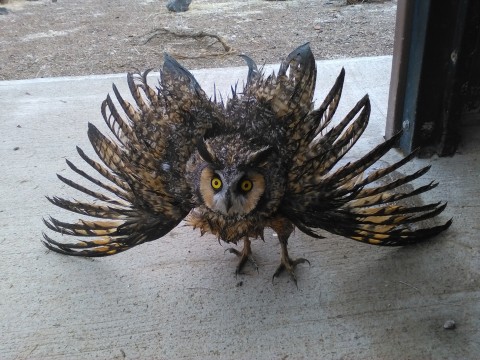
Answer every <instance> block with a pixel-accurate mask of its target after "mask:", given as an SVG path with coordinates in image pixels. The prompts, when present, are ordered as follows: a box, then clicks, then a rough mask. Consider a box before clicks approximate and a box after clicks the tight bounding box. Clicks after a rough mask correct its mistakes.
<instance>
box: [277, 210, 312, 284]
mask: <svg viewBox="0 0 480 360" xmlns="http://www.w3.org/2000/svg"><path fill="white" fill-rule="evenodd" d="M271 228H272V229H273V230H274V231H275V232H276V233H277V235H278V241H279V242H280V246H281V251H282V254H281V258H280V265H279V266H278V267H277V270H275V272H274V274H273V277H272V282H273V280H275V278H276V277H277V276H279V275H280V274H281V273H282V272H283V271H287V272H288V273H289V274H290V277H291V278H292V280H293V282H294V284H295V286H297V287H298V285H297V277H296V275H295V266H297V265H298V264H303V263H307V264H308V265H310V261H308V260H307V259H305V258H298V259H291V258H290V256H289V255H288V249H287V247H288V238H289V237H290V234H291V233H292V232H293V229H294V226H293V224H292V223H291V222H290V221H289V220H286V219H280V220H278V221H274V222H272V224H271Z"/></svg>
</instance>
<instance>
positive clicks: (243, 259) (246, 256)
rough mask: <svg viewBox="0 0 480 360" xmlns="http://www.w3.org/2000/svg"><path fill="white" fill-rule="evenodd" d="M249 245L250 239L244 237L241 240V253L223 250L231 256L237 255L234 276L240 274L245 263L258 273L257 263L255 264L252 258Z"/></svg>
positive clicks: (229, 249) (232, 249) (233, 250)
mask: <svg viewBox="0 0 480 360" xmlns="http://www.w3.org/2000/svg"><path fill="white" fill-rule="evenodd" d="M250 244H251V241H250V239H249V238H248V237H245V238H244V239H243V249H242V251H238V250H237V249H234V248H228V249H227V250H225V251H228V252H230V253H232V254H235V255H237V256H238V257H239V258H240V261H239V262H238V265H237V267H236V269H235V275H238V274H240V273H241V272H242V269H243V267H244V266H245V264H246V263H247V261H248V262H250V263H251V264H252V265H253V266H254V267H255V269H256V270H257V272H258V266H257V263H256V262H255V259H254V258H253V256H252V248H251V246H250Z"/></svg>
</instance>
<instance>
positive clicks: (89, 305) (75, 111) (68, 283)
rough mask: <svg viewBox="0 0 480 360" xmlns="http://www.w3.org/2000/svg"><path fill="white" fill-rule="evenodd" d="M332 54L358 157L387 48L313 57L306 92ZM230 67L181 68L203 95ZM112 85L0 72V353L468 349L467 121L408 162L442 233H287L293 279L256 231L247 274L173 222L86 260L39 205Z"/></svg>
mask: <svg viewBox="0 0 480 360" xmlns="http://www.w3.org/2000/svg"><path fill="white" fill-rule="evenodd" d="M342 66H345V68H346V71H347V75H346V83H345V90H344V95H343V99H342V107H341V109H340V111H339V115H341V114H345V113H346V111H347V110H348V109H349V108H350V107H352V106H353V105H354V104H355V103H356V101H357V100H358V99H360V98H361V96H362V95H363V94H364V93H366V92H368V93H369V94H370V96H371V100H372V104H373V108H372V120H371V124H370V125H369V129H368V130H367V133H366V134H365V137H364V140H363V142H361V143H360V144H359V145H358V147H357V148H358V150H357V151H358V152H359V153H362V152H364V151H366V148H367V147H371V146H372V145H373V144H374V143H377V142H379V141H381V139H382V135H383V128H384V121H385V117H386V106H387V97H388V84H389V78H390V66H391V57H376V58H359V59H348V60H335V61H324V62H319V63H318V68H319V76H318V79H319V80H318V87H317V93H316V94H317V96H316V98H317V100H322V99H323V97H324V96H325V94H326V91H327V89H328V88H329V87H330V86H331V85H332V84H333V81H334V79H335V77H336V76H337V74H338V72H339V71H340V68H341V67H342ZM245 73H246V71H245V68H240V69H238V68H234V69H217V70H200V71H195V72H194V74H195V75H196V76H197V77H198V79H199V82H200V83H201V84H202V85H203V86H204V88H205V89H206V90H207V91H209V92H210V93H211V91H212V90H213V82H216V84H217V87H218V88H221V89H225V91H226V89H228V86H229V85H230V84H232V83H234V82H235V80H236V79H243V78H244V76H245ZM112 82H115V83H116V84H117V85H118V86H119V88H120V90H121V91H123V93H126V91H127V90H126V86H125V85H126V84H125V77H124V75H123V74H121V75H104V76H91V77H74V78H55V79H35V80H26V81H6V82H0V134H1V140H0V150H1V156H0V168H1V169H2V171H1V172H0V193H1V196H0V199H1V201H0V229H1V232H0V246H1V253H0V358H1V359H47V358H48V359H93V358H97V359H124V358H126V359H174V358H175V359H182V358H183V359H206V358H213V359H217V358H218V359H229V358H232V359H251V358H259V359H260V358H261V359H287V358H288V359H302V358H304V359H307V358H309V359H310V358H316V359H479V358H480V302H479V300H480V291H479V289H480V278H479V275H480V258H479V255H480V241H479V236H478V232H479V230H480V225H479V223H478V212H479V210H480V196H479V195H480V194H479V185H478V184H479V180H480V178H479V169H480V163H479V161H480V160H479V159H480V156H479V155H478V154H479V149H480V131H478V130H479V129H478V128H471V129H466V131H465V138H464V140H465V142H464V144H462V146H461V148H460V150H459V153H458V154H457V155H456V156H455V157H453V158H443V159H438V158H434V159H430V160H415V161H414V163H413V164H411V165H409V166H408V168H409V169H412V168H414V167H415V168H418V167H420V166H422V165H424V164H426V163H432V165H433V167H432V170H431V171H430V172H429V173H427V175H426V176H425V177H424V179H423V180H422V181H421V183H426V182H428V181H429V180H431V179H437V180H439V181H440V185H439V186H438V188H437V189H435V190H434V191H432V193H431V194H428V199H427V197H424V200H448V202H449V205H448V207H447V209H446V211H445V214H444V215H442V219H443V220H446V219H448V218H450V217H453V218H454V222H453V225H452V227H451V228H450V229H449V230H448V231H447V232H445V233H444V234H442V235H440V236H438V237H437V238H436V239H435V240H433V241H431V242H428V243H425V244H421V245H418V246H413V247H410V248H396V249H385V248H378V247H374V246H369V245H364V244H359V243H356V242H354V241H351V240H346V239H343V238H339V237H335V236H330V237H328V238H326V239H322V240H314V239H311V238H309V237H307V236H304V235H302V233H300V232H299V231H297V232H296V233H295V234H294V236H293V238H292V239H291V245H290V249H291V253H292V255H293V256H302V257H306V258H308V259H309V260H310V261H311V263H312V265H311V267H308V266H303V267H300V268H299V269H298V271H297V275H298V277H299V284H298V285H299V289H297V288H296V287H295V286H294V284H293V283H292V282H291V280H290V279H289V278H288V277H287V276H281V277H280V278H279V279H277V280H276V281H275V284H273V285H272V282H271V276H272V274H273V272H274V270H275V268H276V266H277V264H278V261H279V253H280V248H279V246H278V244H277V240H276V238H275V236H274V235H273V234H272V233H271V232H268V233H267V236H266V239H265V242H264V243H263V242H261V241H258V242H254V243H253V250H254V253H255V256H256V259H257V262H258V263H259V266H260V269H259V273H257V272H255V271H254V270H253V269H251V268H248V267H247V269H246V270H247V273H246V274H245V275H242V276H239V277H238V278H235V275H234V267H235V264H236V261H237V259H236V258H235V257H234V256H232V255H231V254H224V249H225V248H226V246H223V247H222V246H220V245H219V244H218V242H217V241H216V240H215V239H214V238H212V237H208V236H204V237H203V238H201V237H200V236H199V233H198V232H193V231H192V230H191V229H190V228H185V227H179V228H177V229H175V230H174V231H172V232H171V233H170V234H169V235H168V236H166V237H164V238H163V239H161V240H158V241H155V242H151V243H148V244H145V245H142V246H140V247H137V248H135V249H133V250H131V251H128V252H125V253H122V254H119V255H116V256H113V257H110V258H104V259H99V260H91V259H79V258H72V257H66V256H61V255H58V254H54V253H51V252H48V251H47V250H46V249H45V248H44V247H43V245H42V244H41V242H40V239H41V231H42V230H44V229H45V227H44V225H43V224H42V217H44V216H47V215H49V214H51V215H55V216H58V217H60V218H61V217H62V215H63V214H64V212H61V211H60V210H59V209H58V208H55V207H53V206H52V205H50V204H49V203H48V202H47V201H46V199H45V198H44V195H46V194H49V195H59V194H60V195H62V194H66V193H69V192H68V190H67V189H65V186H63V185H62V183H61V182H60V181H58V180H57V179H56V176H55V173H57V172H58V173H60V174H63V175H70V174H71V172H70V171H67V166H66V164H65V161H64V159H65V158H69V159H70V160H74V162H75V163H77V164H82V162H81V159H80V158H79V157H78V155H77V154H76V152H75V146H76V145H80V146H81V147H83V148H84V149H85V150H86V151H87V152H88V153H89V154H93V151H92V150H91V148H90V147H89V145H88V140H87V136H86V129H87V121H92V122H94V123H96V124H100V123H101V122H102V119H101V115H100V103H101V101H102V100H103V99H104V97H105V95H106V94H107V92H109V91H110V86H111V83H112ZM390 156H392V157H398V154H390ZM447 320H454V321H455V322H456V324H457V327H456V329H454V330H445V329H444V328H443V324H444V323H445V321H447Z"/></svg>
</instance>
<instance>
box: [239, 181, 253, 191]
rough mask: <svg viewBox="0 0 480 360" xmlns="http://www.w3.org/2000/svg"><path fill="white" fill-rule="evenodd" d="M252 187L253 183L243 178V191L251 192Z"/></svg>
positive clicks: (241, 186)
mask: <svg viewBox="0 0 480 360" xmlns="http://www.w3.org/2000/svg"><path fill="white" fill-rule="evenodd" d="M252 187H253V184H252V182H251V181H250V180H243V181H242V182H241V183H240V189H241V190H242V191H243V192H249V191H250V190H252Z"/></svg>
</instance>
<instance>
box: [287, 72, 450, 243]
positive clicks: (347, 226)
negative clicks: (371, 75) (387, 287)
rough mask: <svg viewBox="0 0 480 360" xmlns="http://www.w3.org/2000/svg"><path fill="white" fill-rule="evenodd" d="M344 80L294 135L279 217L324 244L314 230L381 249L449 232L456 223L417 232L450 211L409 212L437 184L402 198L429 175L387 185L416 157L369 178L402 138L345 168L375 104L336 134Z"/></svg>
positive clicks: (364, 104)
mask: <svg viewBox="0 0 480 360" xmlns="http://www.w3.org/2000/svg"><path fill="white" fill-rule="evenodd" d="M344 76H345V72H344V70H343V69H342V71H341V73H340V75H339V76H338V78H337V81H336V82H335V84H334V86H333V87H332V89H331V91H330V92H329V94H328V95H327V97H326V99H325V100H324V102H323V104H322V105H321V106H320V107H319V108H318V109H316V110H313V111H311V112H310V113H308V114H307V115H306V116H304V117H303V118H302V120H301V121H299V122H297V123H295V124H294V125H293V128H292V130H291V132H292V134H293V135H292V136H293V137H295V138H296V139H297V147H296V150H295V151H294V153H293V155H292V163H291V168H290V170H289V174H288V188H287V191H286V194H285V198H284V201H283V203H282V206H281V212H282V213H283V214H284V215H285V216H286V217H288V218H289V219H290V220H291V221H292V222H293V223H294V224H295V225H296V226H297V227H298V228H299V229H300V230H302V231H303V232H305V233H307V234H309V235H311V236H315V237H321V236H320V235H319V234H318V233H317V232H316V231H315V229H323V230H327V231H329V232H331V233H334V234H338V235H342V236H346V237H349V238H351V239H354V240H358V241H361V242H367V243H370V244H375V245H390V246H394V245H406V244H409V243H414V242H417V241H420V240H423V239H425V238H428V237H430V236H434V235H436V234H438V233H439V232H441V231H443V230H445V229H446V228H448V227H449V226H450V224H451V220H450V221H447V222H446V223H444V224H442V225H437V226H430V225H420V226H418V224H422V221H424V220H428V219H431V218H433V217H435V216H437V215H438V214H440V213H441V212H442V211H443V210H444V208H445V206H446V204H442V203H434V204H427V205H418V206H412V205H406V204H405V199H411V198H413V197H416V196H417V195H418V194H420V193H423V192H425V191H428V190H431V189H433V188H434V187H435V186H437V183H434V182H431V183H429V184H427V185H424V186H421V187H418V188H417V189H413V190H409V191H401V190H399V189H401V188H402V186H403V185H405V184H409V183H411V182H412V181H413V180H415V179H417V178H419V177H420V176H422V175H423V174H425V173H426V172H427V171H428V169H429V167H425V168H423V169H420V170H418V171H416V172H414V173H412V174H408V175H403V176H400V177H399V178H397V179H395V180H391V181H387V180H386V179H387V178H388V176H389V175H390V174H392V173H393V172H395V171H396V170H397V169H398V168H400V167H401V166H402V165H404V164H405V163H407V162H408V161H410V160H411V159H412V158H413V156H414V153H412V154H410V155H408V156H407V157H405V158H403V159H402V160H400V161H398V162H396V163H394V164H392V165H389V166H384V167H381V168H379V169H377V170H375V171H372V172H371V173H370V174H369V175H368V176H367V175H365V174H366V171H367V170H368V169H370V168H371V167H372V166H373V165H374V164H376V163H377V161H378V160H379V159H380V158H381V157H382V156H384V155H385V154H386V153H387V152H388V151H389V150H390V149H391V148H392V147H393V146H394V145H395V143H396V141H398V138H399V136H400V134H397V135H396V136H394V137H392V138H391V139H389V140H387V141H385V142H384V143H382V144H380V145H378V146H377V147H375V148H374V149H373V150H371V151H370V152H368V153H367V154H366V155H364V156H363V157H361V158H360V159H358V160H356V161H352V162H348V163H346V164H344V165H342V166H340V165H339V162H340V161H341V160H342V158H343V157H344V156H345V155H346V154H347V153H348V152H349V150H350V149H351V148H352V147H353V145H354V144H355V143H356V142H357V140H358V139H359V138H360V137H361V135H362V134H363V132H364V130H365V128H366V127H367V124H368V119H369V116H370V101H369V99H368V96H365V97H364V98H363V99H361V100H360V101H359V102H358V103H357V104H356V105H355V107H354V108H353V109H352V110H351V111H350V112H349V113H348V114H347V115H346V116H345V118H344V119H343V120H342V121H340V123H338V124H337V125H336V126H331V122H332V118H333V115H334V113H335V111H336V109H337V106H338V102H339V100H340V96H341V93H342V86H343V80H344ZM402 201H403V202H402Z"/></svg>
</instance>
